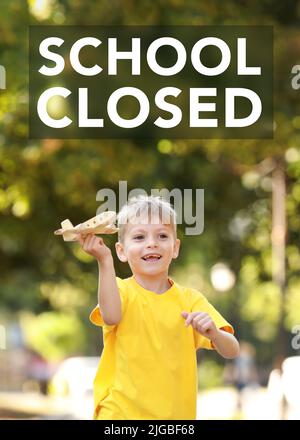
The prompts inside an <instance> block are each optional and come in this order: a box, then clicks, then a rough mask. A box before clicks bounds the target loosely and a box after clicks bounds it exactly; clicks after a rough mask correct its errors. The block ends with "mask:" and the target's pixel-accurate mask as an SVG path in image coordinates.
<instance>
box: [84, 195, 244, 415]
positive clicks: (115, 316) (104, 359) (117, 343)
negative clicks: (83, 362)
mask: <svg viewBox="0 0 300 440" xmlns="http://www.w3.org/2000/svg"><path fill="white" fill-rule="evenodd" d="M118 226H119V238H118V242H117V243H116V252H117V256H118V258H119V259H120V260H121V261H122V262H124V263H126V262H127V263H128V264H129V266H130V269H131V271H132V276H131V277H129V278H127V279H120V278H118V277H116V274H115V269H114V263H113V258H112V254H111V251H110V249H109V248H108V247H107V246H106V245H105V244H104V242H103V239H102V238H99V237H96V236H94V235H88V236H87V237H86V238H85V239H83V238H82V237H80V243H81V246H82V248H83V249H84V250H85V251H86V252H87V253H89V254H90V255H93V256H94V257H95V258H96V260H97V261H98V265H99V288H98V305H97V307H95V308H94V310H93V311H92V313H91V315H90V319H91V321H92V322H93V323H94V324H95V325H97V326H101V327H102V328H103V342H104V348H103V352H102V355H101V359H100V363H99V367H98V371H97V375H96V378H95V382H94V400H95V412H94V418H95V419H98V420H101V419H102V420H103V419H104V420H138V419H146V420H155V419H156V420H159V419H160V420H193V419H195V418H196V398H197V362H196V350H197V349H198V348H207V349H215V350H216V351H217V352H218V353H219V354H220V355H221V356H223V357H224V358H234V357H236V356H237V355H238V352H239V344H238V342H237V340H236V338H235V337H234V336H233V328H232V326H231V325H230V324H229V323H228V322H227V321H226V320H225V319H224V318H223V317H222V316H221V315H220V314H219V313H218V312H217V310H216V309H215V308H214V307H213V306H212V305H211V304H210V303H209V302H208V301H207V299H206V298H205V297H204V296H203V295H202V294H201V293H200V292H198V291H197V290H195V289H191V288H186V287H183V286H180V285H179V284H177V283H176V282H174V281H173V280H172V279H171V278H170V277H169V266H170V264H171V262H172V260H173V259H175V258H177V257H178V254H179V248H180V241H179V239H178V238H177V236H176V214H175V211H174V210H173V208H172V207H171V205H170V204H169V203H167V202H166V201H164V200H162V199H161V198H159V197H153V196H149V197H148V196H147V197H146V196H140V197H138V198H134V199H131V200H130V201H129V203H128V204H127V205H125V206H124V207H123V208H122V209H121V211H120V213H119V215H118Z"/></svg>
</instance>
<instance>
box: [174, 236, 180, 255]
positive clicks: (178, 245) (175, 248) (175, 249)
mask: <svg viewBox="0 0 300 440" xmlns="http://www.w3.org/2000/svg"><path fill="white" fill-rule="evenodd" d="M179 249H180V240H179V238H176V240H175V244H174V249H173V259H175V258H177V257H178V255H179Z"/></svg>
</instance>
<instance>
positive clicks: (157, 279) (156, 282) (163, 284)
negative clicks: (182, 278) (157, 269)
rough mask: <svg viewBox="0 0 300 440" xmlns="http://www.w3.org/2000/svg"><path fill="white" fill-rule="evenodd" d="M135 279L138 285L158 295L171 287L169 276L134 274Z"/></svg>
mask: <svg viewBox="0 0 300 440" xmlns="http://www.w3.org/2000/svg"><path fill="white" fill-rule="evenodd" d="M133 277H134V279H135V280H136V281H137V283H138V284H139V285H140V286H142V287H143V288H144V289H146V290H150V291H151V292H155V293H157V294H158V295H159V294H161V293H164V292H166V291H167V290H169V289H170V287H171V283H170V281H169V277H168V274H164V275H162V274H159V275H157V276H153V275H151V276H145V275H139V274H133Z"/></svg>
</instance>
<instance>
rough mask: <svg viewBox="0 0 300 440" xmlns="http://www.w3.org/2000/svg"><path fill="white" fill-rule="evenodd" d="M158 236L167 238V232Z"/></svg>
mask: <svg viewBox="0 0 300 440" xmlns="http://www.w3.org/2000/svg"><path fill="white" fill-rule="evenodd" d="M159 236H160V238H168V236H167V234H159Z"/></svg>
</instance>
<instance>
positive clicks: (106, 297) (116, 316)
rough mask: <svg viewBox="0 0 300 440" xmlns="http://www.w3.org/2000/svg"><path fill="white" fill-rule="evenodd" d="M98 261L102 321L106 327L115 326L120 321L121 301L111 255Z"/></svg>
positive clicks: (99, 300) (99, 301)
mask: <svg viewBox="0 0 300 440" xmlns="http://www.w3.org/2000/svg"><path fill="white" fill-rule="evenodd" d="M97 261H98V267H99V281H98V304H99V308H100V311H101V315H102V318H103V321H104V322H105V324H107V325H115V324H118V323H119V322H120V321H121V318H122V311H121V299H120V294H119V289H118V285H117V281H116V273H115V268H114V262H113V258H112V255H110V256H108V257H107V258H106V259H105V260H102V261H99V260H97Z"/></svg>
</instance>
